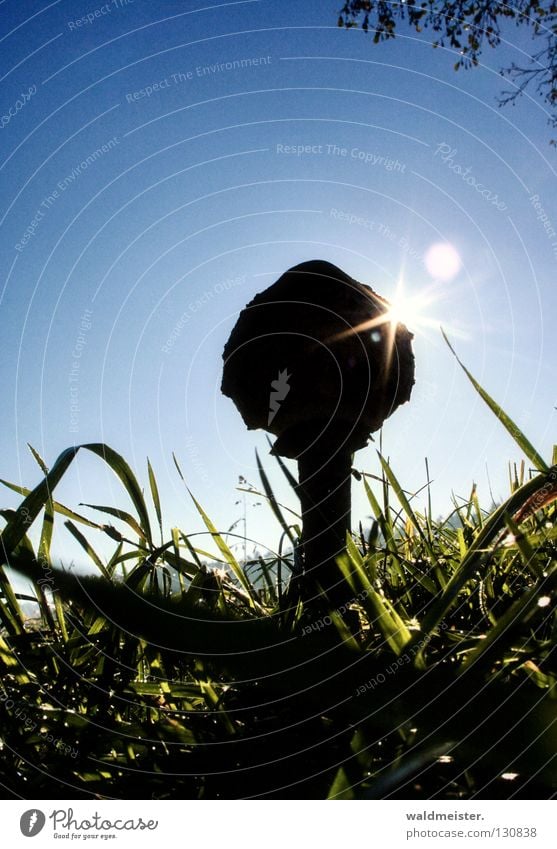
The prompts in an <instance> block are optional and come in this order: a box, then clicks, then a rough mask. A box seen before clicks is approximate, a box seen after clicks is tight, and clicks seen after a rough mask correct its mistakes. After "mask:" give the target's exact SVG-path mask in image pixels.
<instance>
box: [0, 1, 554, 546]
mask: <svg viewBox="0 0 557 849" xmlns="http://www.w3.org/2000/svg"><path fill="white" fill-rule="evenodd" d="M339 5H340V4H339V3H338V2H335V0H331V2H323V0H306V2H304V3H299V2H281V3H276V2H274V0H239V2H230V3H226V2H225V3H211V2H209V0H207V2H204V0H194V2H174V0H168V2H157V3H153V2H147V0H133V2H132V0H107V2H105V3H104V4H102V3H100V2H96V0H90V2H78V0H72V2H69V0H56V1H55V2H42V0H33V2H27V0H17V2H16V0H3V2H2V3H0V93H1V110H0V111H1V113H2V118H1V121H0V185H1V191H0V208H1V217H0V227H1V236H2V242H1V243H2V252H1V286H0V295H1V301H0V310H1V314H2V341H1V345H2V357H1V361H0V379H1V381H2V387H3V397H4V411H3V412H4V415H3V416H2V420H1V422H0V438H1V444H2V448H3V450H2V468H1V469H0V477H2V478H4V479H7V480H11V481H13V482H16V483H19V484H21V485H25V486H33V485H35V484H36V483H37V482H38V480H39V479H40V477H41V474H40V471H39V469H38V467H37V465H36V463H35V461H34V460H33V458H32V456H31V454H30V452H29V450H28V448H27V444H28V443H30V444H32V445H33V446H34V447H35V448H36V449H37V450H38V451H39V453H40V454H41V455H42V457H43V458H44V459H45V461H46V463H47V464H48V465H52V463H53V462H54V460H55V458H56V457H57V456H58V454H59V453H60V452H61V451H62V450H63V449H65V448H67V447H68V446H71V445H79V444H83V443H88V442H106V443H108V444H109V445H110V446H111V447H113V448H114V449H115V450H117V451H118V452H120V453H121V454H122V455H123V456H124V457H125V458H126V459H127V461H128V462H129V463H130V465H131V466H132V468H133V469H134V470H135V472H136V474H137V475H138V478H139V479H140V481H141V483H142V485H144V486H147V481H148V478H147V469H146V460H147V457H149V459H150V461H151V464H152V466H153V468H154V470H155V473H156V476H157V480H158V483H159V488H160V492H161V499H162V503H163V510H164V513H165V524H166V527H167V528H169V527H170V526H172V525H178V526H180V527H181V528H182V529H183V530H184V531H186V532H197V531H200V530H201V522H200V520H199V518H198V516H197V515H196V513H195V508H194V506H193V504H192V502H191V500H190V499H189V495H188V493H187V491H186V489H185V487H184V484H183V482H182V481H181V480H180V477H179V475H178V474H177V472H176V468H175V466H174V462H173V459H172V455H173V452H174V453H175V455H176V457H177V459H178V461H179V463H180V466H181V468H182V471H183V473H184V477H185V479H186V482H187V485H188V486H189V488H190V489H191V490H192V492H193V493H194V494H195V496H196V498H198V500H199V501H200V502H201V504H202V505H203V506H204V508H205V509H206V510H207V512H208V513H209V515H210V516H211V517H212V518H213V521H214V522H215V524H216V525H217V527H219V529H222V530H227V529H228V528H229V527H230V526H231V525H233V523H234V522H236V521H238V520H239V519H242V526H241V527H240V526H236V530H239V531H242V530H243V517H244V504H243V496H242V494H241V493H238V491H237V489H236V487H237V484H238V479H239V477H240V476H243V477H244V478H245V479H246V480H247V481H248V482H252V483H254V484H258V477H257V468H256V463H255V449H256V448H257V449H258V450H259V452H260V454H261V456H262V458H263V461H264V464H265V467H266V468H267V470H268V472H269V476H270V478H271V481H272V483H273V485H274V486H275V487H276V491H277V495H278V497H279V500H282V501H284V502H285V503H286V504H287V505H288V506H289V507H291V508H292V509H293V510H296V509H297V503H296V500H295V498H294V497H293V495H292V493H291V492H290V491H289V490H288V486H287V484H286V483H285V481H284V479H283V476H282V474H281V473H280V470H279V469H278V468H277V466H276V462H275V461H274V459H273V458H272V457H270V456H269V453H268V452H269V447H268V444H267V440H266V436H265V434H264V433H263V432H262V431H247V429H246V427H245V426H244V424H243V422H242V419H241V417H240V415H239V413H238V412H237V410H236V409H235V407H234V405H233V403H232V402H231V401H230V399H228V398H225V397H223V396H222V395H221V393H220V380H221V372H222V350H223V347H224V345H225V342H226V340H227V338H228V335H229V334H230V332H231V330H232V327H233V326H234V323H235V321H236V319H237V316H238V313H239V311H240V310H241V309H242V308H243V307H244V306H245V305H246V304H247V303H248V302H249V301H250V300H251V299H252V298H253V297H254V295H255V294H256V293H257V292H259V291H261V290H262V289H264V288H266V287H267V286H268V285H270V284H271V283H272V282H274V281H275V280H276V279H277V278H278V277H279V276H280V275H281V274H282V273H283V272H284V271H285V270H287V269H288V268H290V267H291V266H293V265H295V264H297V263H299V262H302V261H304V260H309V259H317V258H319V259H325V260H328V261H330V262H332V263H334V264H335V265H338V266H339V267H341V268H342V269H343V270H344V271H346V272H347V273H348V274H350V275H351V276H352V277H354V278H356V279H358V280H360V281H362V282H365V283H368V284H370V285H372V286H373V288H374V289H376V291H377V292H379V293H380V294H381V295H383V296H384V297H386V298H395V297H396V298H400V294H401V290H402V291H403V292H404V294H405V296H406V298H407V303H408V304H409V305H410V307H411V306H412V305H414V307H416V305H420V306H421V313H420V314H417V313H416V312H415V311H414V312H412V311H411V310H408V313H407V315H408V323H409V326H410V327H411V329H413V330H414V332H415V334H416V335H415V340H414V351H415V357H416V384H415V387H414V391H413V395H412V399H411V402H410V403H409V404H407V405H405V406H403V407H401V408H400V409H399V410H398V411H397V412H396V413H395V414H394V415H393V416H392V418H390V419H389V420H388V421H387V422H386V424H385V426H384V428H383V431H382V435H381V440H382V450H383V453H384V454H385V455H386V456H388V457H389V458H390V461H391V464H392V467H393V469H394V471H395V473H396V474H397V476H398V478H399V480H400V481H401V483H402V485H403V487H404V488H405V489H406V490H407V491H408V492H410V493H412V492H415V491H417V490H419V489H420V488H421V487H422V486H423V485H424V484H425V482H426V470H425V458H427V460H428V464H429V472H430V476H431V479H432V485H431V495H432V500H433V505H434V512H438V513H443V512H447V511H448V510H449V509H450V499H451V493H453V492H454V493H455V494H457V495H458V496H461V497H466V496H467V494H468V493H469V491H470V488H471V486H472V483H473V482H476V483H477V484H478V488H479V495H480V500H481V501H482V503H483V504H484V505H485V506H486V507H489V505H490V503H491V498H492V496H493V498H495V500H500V499H502V498H503V497H504V496H505V494H506V493H507V492H508V472H507V469H508V462H509V461H519V460H520V459H521V454H520V451H519V450H518V448H517V447H516V445H515V444H514V443H513V441H512V439H511V437H510V436H509V435H508V434H507V433H506V431H505V430H504V429H503V427H502V426H501V424H500V423H499V422H498V421H497V420H496V419H495V417H494V416H493V414H492V413H491V412H490V411H489V410H488V409H487V408H486V407H485V405H484V403H483V401H481V399H480V398H479V397H478V396H477V395H476V393H475V392H474V389H473V388H472V386H471V385H470V384H469V383H468V381H467V379H466V377H465V375H464V374H463V373H462V371H461V370H460V369H459V367H458V365H457V364H456V362H455V360H454V358H453V357H452V355H451V352H450V351H449V349H448V347H447V346H446V344H445V342H444V341H443V339H442V336H441V333H440V330H439V327H440V326H443V327H444V329H445V331H446V332H447V335H448V336H449V338H450V339H451V342H452V343H453V344H454V346H455V348H456V350H457V351H458V354H459V356H460V357H461V358H462V360H463V361H464V362H465V364H466V365H467V367H468V368H469V369H470V370H471V371H472V373H473V374H474V375H475V377H476V378H477V379H478V380H479V381H480V382H481V384H482V385H483V386H484V387H485V388H486V389H487V391H488V392H490V393H491V394H492V395H493V396H494V397H495V398H496V400H497V401H498V402H499V403H500V404H501V406H502V407H503V408H504V409H505V410H506V412H507V413H508V414H509V415H510V416H511V417H512V418H513V419H514V420H515V422H516V423H517V425H518V426H519V427H520V428H522V429H523V430H524V431H525V432H526V434H527V435H528V436H529V438H530V440H531V441H532V442H533V443H534V445H535V446H536V447H537V448H538V450H539V451H540V452H541V453H542V455H543V456H544V457H545V458H546V459H547V460H550V459H551V447H552V445H553V443H554V442H556V441H557V440H556V439H555V436H556V428H555V423H556V418H555V416H556V412H555V404H556V403H557V402H556V389H555V380H554V373H555V362H556V359H557V357H556V354H557V350H556V349H557V342H556V334H555V316H556V313H557V310H556V307H557V290H556V286H555V269H556V264H557V235H556V231H557V203H556V198H557V193H556V192H555V175H556V172H555V168H556V165H557V151H556V149H555V148H554V147H552V146H551V145H550V143H549V142H550V139H551V137H552V136H551V128H550V127H549V126H548V123H547V122H548V114H547V112H546V111H545V109H544V104H543V101H542V100H540V98H536V97H535V96H529V95H526V96H523V97H522V98H521V99H520V100H519V101H518V103H517V104H516V105H515V106H514V107H506V108H503V109H501V108H499V107H498V104H497V96H498V95H499V94H500V92H501V90H502V88H504V87H508V86H509V83H508V81H503V80H502V79H501V77H500V76H499V69H500V68H501V67H502V66H504V65H506V64H510V62H512V61H523V59H524V55H525V52H526V53H527V52H528V51H529V50H530V49H531V45H530V41H529V37H528V35H527V34H526V33H524V32H523V31H522V30H520V29H517V28H516V27H514V26H510V27H508V28H507V29H506V30H505V33H504V35H505V39H504V43H503V44H502V45H501V47H500V48H499V49H498V50H497V51H491V50H489V49H486V51H487V52H485V53H484V54H483V57H482V62H481V63H480V66H479V67H478V68H476V69H474V70H472V71H462V70H461V71H458V72H455V71H454V70H453V66H454V64H455V61H456V59H457V58H458V57H457V55H456V54H455V51H454V50H450V49H445V48H441V49H437V50H432V48H431V45H430V43H429V39H430V34H428V33H427V32H424V33H423V34H422V35H417V34H416V33H412V32H411V31H409V30H404V29H403V28H402V29H401V32H400V35H399V37H398V38H397V39H395V40H394V41H391V42H389V43H385V44H380V45H376V46H374V45H373V44H372V40H371V38H370V36H369V35H367V36H366V34H364V33H363V32H361V31H357V30H350V31H346V30H342V29H338V28H337V26H336V19H337V14H338V6H339ZM439 246H441V248H439ZM378 447H379V435H378V434H376V435H375V442H374V443H370V445H369V446H368V447H367V448H365V449H363V450H361V451H360V452H358V453H357V454H356V455H355V459H354V465H355V467H356V468H357V469H359V470H361V471H366V472H369V473H370V474H377V473H378V470H379V462H378V458H377V448H378ZM56 497H57V498H58V499H59V500H61V501H63V502H64V503H66V504H68V505H69V506H73V507H74V508H75V507H76V506H77V505H78V503H80V502H86V503H96V504H108V505H112V506H119V507H122V508H125V509H126V508H129V505H128V504H127V501H126V496H125V494H124V493H123V492H122V491H121V488H120V484H119V482H118V480H117V479H116V478H115V476H114V475H113V474H112V473H111V472H108V471H107V470H106V469H105V468H104V467H103V465H102V462H101V461H99V460H98V459H96V458H93V457H92V456H91V455H87V454H86V453H85V452H82V453H80V455H79V456H78V459H77V460H76V461H75V462H74V464H73V466H72V467H71V469H70V471H69V472H68V474H67V475H66V477H65V478H64V480H63V481H62V483H61V485H60V487H59V490H57V492H56ZM260 500H261V499H258V498H256V497H253V496H249V497H247V498H246V504H245V508H246V509H245V517H246V525H247V535H248V536H249V537H250V538H254V539H256V540H257V541H258V542H259V543H261V545H263V546H268V547H269V548H273V547H276V545H277V544H278V538H279V536H280V532H279V528H278V526H277V524H276V522H275V520H274V519H273V518H272V516H271V514H270V511H269V510H268V508H267V507H266V506H265V505H263V504H257V502H258V501H260ZM415 503H416V506H417V508H418V509H421V508H422V507H423V504H424V502H423V495H421V496H417V497H416V501H415ZM16 504H17V498H16V497H15V496H13V495H12V494H10V493H9V492H8V491H7V490H6V491H5V492H4V497H3V500H2V506H6V507H7V506H15V505H16ZM369 512H370V511H369V506H368V505H367V504H366V502H365V498H364V496H363V493H362V491H361V487H359V486H358V485H357V484H356V482H354V486H353V514H354V517H355V519H356V520H358V519H361V520H362V521H363V522H364V524H365V522H366V517H367V516H369ZM200 539H201V538H200ZM231 539H232V538H231ZM57 545H58V546H59V548H58V551H59V553H60V555H61V556H63V555H64V554H67V555H68V556H70V555H72V556H73V554H72V552H73V550H72V548H71V546H69V545H68V543H67V542H57ZM65 546H66V547H65ZM68 552H69V553H68Z"/></svg>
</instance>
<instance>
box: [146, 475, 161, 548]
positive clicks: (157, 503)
mask: <svg viewBox="0 0 557 849" xmlns="http://www.w3.org/2000/svg"><path fill="white" fill-rule="evenodd" d="M147 471H148V474H149V486H150V488H151V498H152V499H153V505H154V507H155V513H156V515H157V521H158V523H159V530H160V533H161V540H162V537H163V530H162V510H161V500H160V497H159V488H158V486H157V479H156V478H155V473H154V472H153V469H152V467H151V463H150V462H149V458H147Z"/></svg>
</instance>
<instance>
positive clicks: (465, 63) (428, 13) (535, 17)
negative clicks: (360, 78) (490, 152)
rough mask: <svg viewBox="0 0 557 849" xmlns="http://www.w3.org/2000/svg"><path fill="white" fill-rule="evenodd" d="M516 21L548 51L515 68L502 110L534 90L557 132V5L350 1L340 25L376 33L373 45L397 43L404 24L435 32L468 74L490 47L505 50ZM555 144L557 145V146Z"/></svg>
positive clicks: (534, 0) (494, 0)
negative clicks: (505, 36) (508, 26)
mask: <svg viewBox="0 0 557 849" xmlns="http://www.w3.org/2000/svg"><path fill="white" fill-rule="evenodd" d="M508 21H513V22H514V23H515V24H516V26H521V27H526V28H528V29H529V30H530V31H531V33H532V37H533V39H537V38H540V39H543V40H544V41H545V46H544V47H543V48H542V49H541V50H538V51H537V52H536V53H534V54H533V55H532V56H531V59H530V64H529V65H527V66H522V65H518V64H516V63H512V64H511V65H510V67H508V68H504V69H502V70H501V74H502V75H503V76H505V77H507V78H508V79H509V80H510V81H511V82H512V83H513V89H512V90H505V91H503V92H502V93H501V95H500V97H499V98H498V102H499V105H500V106H504V105H506V104H509V103H512V104H514V103H515V102H516V100H517V99H518V97H519V96H520V95H521V94H523V92H524V91H525V90H526V89H527V88H530V87H534V90H535V91H536V93H537V94H538V95H540V96H541V97H542V98H543V100H544V102H545V104H546V105H547V106H548V107H549V109H550V110H554V114H552V115H551V116H550V119H549V123H550V125H551V126H553V127H555V126H557V0H514V2H513V3H512V5H511V4H508V3H504V2H499V0H392V1H391V0H347V2H345V3H344V4H343V6H342V8H341V9H340V11H339V18H338V25H339V27H346V28H347V29H351V28H353V27H360V28H361V29H362V30H364V31H365V32H369V33H373V43H374V44H378V43H379V42H381V41H386V40H388V39H390V38H395V36H396V32H397V26H398V25H399V24H400V23H401V22H404V23H405V24H407V25H408V26H410V27H411V28H413V29H414V30H415V31H416V32H422V31H423V30H426V29H430V30H432V31H433V33H435V37H434V40H433V47H450V48H453V49H454V50H456V51H458V59H457V61H456V63H455V64H454V69H455V71H456V70H459V69H460V68H464V69H468V68H471V67H475V66H476V65H478V63H479V58H480V56H481V54H482V50H483V49H484V47H485V46H488V47H492V48H495V47H498V46H499V45H500V44H501V26H502V24H504V23H505V22H508ZM552 143H554V142H552Z"/></svg>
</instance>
